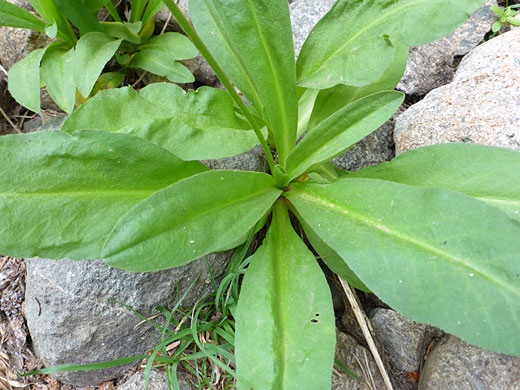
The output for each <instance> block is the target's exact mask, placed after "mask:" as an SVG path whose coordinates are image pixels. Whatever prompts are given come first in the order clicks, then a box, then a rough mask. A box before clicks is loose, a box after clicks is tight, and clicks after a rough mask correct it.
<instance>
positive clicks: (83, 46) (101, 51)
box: [72, 32, 122, 97]
mask: <svg viewBox="0 0 520 390" xmlns="http://www.w3.org/2000/svg"><path fill="white" fill-rule="evenodd" d="M121 41H122V40H121V39H115V40H114V39H113V38H111V37H110V36H108V35H107V34H105V33H101V32H91V33H88V34H85V35H84V36H82V37H81V39H80V40H79V41H78V43H77V45H76V50H75V51H74V56H73V57H72V66H73V75H74V82H75V83H76V86H77V88H78V91H79V92H80V93H81V94H82V95H83V96H85V97H88V96H89V95H90V92H91V91H92V88H93V87H94V84H95V83H96V80H97V79H98V77H99V75H100V74H101V72H102V71H103V68H104V67H105V64H106V63H107V62H108V61H109V60H110V59H111V58H112V56H113V55H114V54H115V53H116V51H117V49H118V48H119V45H120V44H121Z"/></svg>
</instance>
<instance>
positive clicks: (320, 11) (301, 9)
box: [289, 0, 336, 55]
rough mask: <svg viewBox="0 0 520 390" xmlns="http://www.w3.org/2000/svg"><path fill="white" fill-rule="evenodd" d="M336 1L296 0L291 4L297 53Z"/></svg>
mask: <svg viewBox="0 0 520 390" xmlns="http://www.w3.org/2000/svg"><path fill="white" fill-rule="evenodd" d="M335 2H336V0H296V1H294V2H293V3H292V4H291V5H290V6H289V10H290V13H291V25H292V31H293V39H294V50H295V51H296V55H298V54H299V53H300V50H301V48H302V46H303V43H304V42H305V39H307V35H309V33H310V32H311V30H312V29H313V27H314V26H315V25H316V23H318V22H319V21H320V19H321V18H323V16H325V14H326V13H327V12H329V10H330V8H331V7H332V6H333V5H334V3H335Z"/></svg>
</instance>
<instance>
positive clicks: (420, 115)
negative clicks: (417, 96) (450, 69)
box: [394, 29, 520, 154]
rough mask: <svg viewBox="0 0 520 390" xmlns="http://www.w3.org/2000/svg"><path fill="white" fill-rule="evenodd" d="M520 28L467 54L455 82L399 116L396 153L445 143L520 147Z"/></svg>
mask: <svg viewBox="0 0 520 390" xmlns="http://www.w3.org/2000/svg"><path fill="white" fill-rule="evenodd" d="M519 128H520V29H514V30H512V31H510V32H508V33H506V34H503V35H500V36H499V37H497V38H494V39H492V40H490V41H488V42H486V43H485V44H483V45H480V46H479V47H477V48H476V49H474V50H473V51H471V53H469V54H468V55H467V56H466V57H465V58H464V59H463V60H462V62H461V64H460V66H459V68H458V70H457V72H456V74H455V77H454V80H453V82H452V83H451V84H448V85H445V86H443V87H441V88H437V89H435V90H433V91H431V92H430V93H429V94H428V95H427V96H426V97H425V98H424V99H423V100H422V101H420V102H419V103H417V104H415V105H413V106H412V107H410V108H409V109H408V110H407V111H406V112H405V113H404V114H402V115H400V116H399V118H398V119H397V120H396V126H395V130H394V140H395V144H396V153H397V154H400V153H403V152H406V151H408V150H411V149H415V148H418V147H421V146H427V145H432V144H439V143H446V142H471V143H475V144H482V145H490V146H498V147H503V148H509V149H513V150H517V151H520V131H519Z"/></svg>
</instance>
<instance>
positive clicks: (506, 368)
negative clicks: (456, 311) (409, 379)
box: [419, 335, 520, 390]
mask: <svg viewBox="0 0 520 390" xmlns="http://www.w3.org/2000/svg"><path fill="white" fill-rule="evenodd" d="M441 389H442V390H444V389H446V390H448V389H449V390H519V389H520V358H519V357H512V356H506V355H500V354H497V353H493V352H488V351H484V350H482V349H480V348H477V347H475V346H472V345H470V344H467V343H466V342H464V341H462V340H460V339H458V338H456V337H455V336H451V335H447V336H445V337H444V338H443V339H442V340H441V341H440V342H439V343H438V344H437V345H436V346H435V347H434V348H433V349H432V351H431V352H430V354H429V355H428V359H427V360H426V364H425V366H424V369H423V372H422V375H421V379H420V381H419V390H441Z"/></svg>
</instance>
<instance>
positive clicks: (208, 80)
mask: <svg viewBox="0 0 520 390" xmlns="http://www.w3.org/2000/svg"><path fill="white" fill-rule="evenodd" d="M181 62H182V63H183V64H184V65H185V66H186V67H187V68H188V69H189V70H190V72H191V73H193V75H194V76H195V80H197V81H198V82H200V83H203V84H206V85H209V86H212V87H219V86H220V85H221V83H220V80H219V79H218V77H217V75H216V74H215V72H214V71H213V69H211V66H209V64H208V62H207V61H206V60H205V59H204V57H202V55H200V54H199V55H198V56H197V57H195V58H192V59H189V60H184V61H181Z"/></svg>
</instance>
